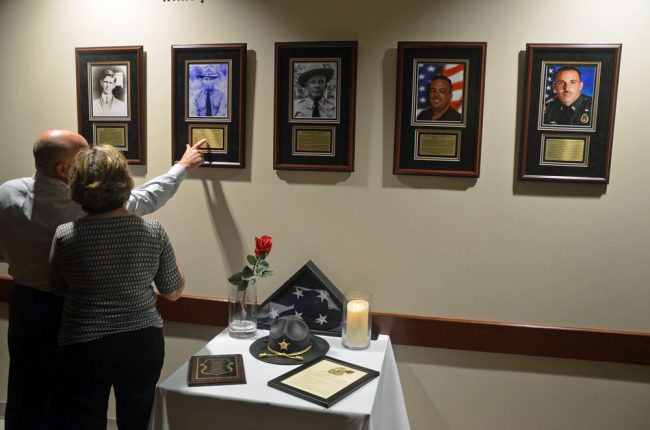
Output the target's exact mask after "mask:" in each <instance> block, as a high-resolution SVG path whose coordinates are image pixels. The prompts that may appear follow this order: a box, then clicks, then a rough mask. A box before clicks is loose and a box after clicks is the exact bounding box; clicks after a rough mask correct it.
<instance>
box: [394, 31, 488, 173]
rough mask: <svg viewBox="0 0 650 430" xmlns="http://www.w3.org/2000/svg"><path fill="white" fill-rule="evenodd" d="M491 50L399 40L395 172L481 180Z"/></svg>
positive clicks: (472, 45)
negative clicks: (484, 109)
mask: <svg viewBox="0 0 650 430" xmlns="http://www.w3.org/2000/svg"><path fill="white" fill-rule="evenodd" d="M486 51H487V43H486V42H398V44H397V85H396V91H397V95H396V106H395V147H394V157H393V173H394V174H397V175H442V176H467V177H476V178H478V177H479V174H480V165H481V135H482V128H483V93H484V87H485V57H486ZM430 94H431V96H430Z"/></svg>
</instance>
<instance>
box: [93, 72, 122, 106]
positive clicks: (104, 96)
mask: <svg viewBox="0 0 650 430" xmlns="http://www.w3.org/2000/svg"><path fill="white" fill-rule="evenodd" d="M116 84H117V73H115V72H114V71H113V70H111V69H106V70H104V72H102V74H101V76H100V77H99V88H101V94H100V95H99V97H97V98H96V99H95V100H93V112H92V114H93V116H128V113H127V108H126V103H125V102H123V101H122V100H120V99H118V98H117V97H115V95H114V94H113V90H114V89H115V86H116Z"/></svg>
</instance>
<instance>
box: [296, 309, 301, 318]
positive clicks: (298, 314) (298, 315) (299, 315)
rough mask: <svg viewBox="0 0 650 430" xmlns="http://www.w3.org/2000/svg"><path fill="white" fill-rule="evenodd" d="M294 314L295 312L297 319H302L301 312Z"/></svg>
mask: <svg viewBox="0 0 650 430" xmlns="http://www.w3.org/2000/svg"><path fill="white" fill-rule="evenodd" d="M295 312H296V316H297V317H298V318H300V319H302V312H298V311H295Z"/></svg>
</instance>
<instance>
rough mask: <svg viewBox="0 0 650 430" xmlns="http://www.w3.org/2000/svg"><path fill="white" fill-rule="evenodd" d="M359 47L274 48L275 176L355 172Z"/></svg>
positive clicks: (303, 45) (316, 44) (323, 44)
mask: <svg viewBox="0 0 650 430" xmlns="http://www.w3.org/2000/svg"><path fill="white" fill-rule="evenodd" d="M356 70H357V42H296V43H276V44H275V128H274V146H273V149H274V150H273V168H274V169H276V170H321V171H347V172H351V171H353V170H354V118H355V100H356Z"/></svg>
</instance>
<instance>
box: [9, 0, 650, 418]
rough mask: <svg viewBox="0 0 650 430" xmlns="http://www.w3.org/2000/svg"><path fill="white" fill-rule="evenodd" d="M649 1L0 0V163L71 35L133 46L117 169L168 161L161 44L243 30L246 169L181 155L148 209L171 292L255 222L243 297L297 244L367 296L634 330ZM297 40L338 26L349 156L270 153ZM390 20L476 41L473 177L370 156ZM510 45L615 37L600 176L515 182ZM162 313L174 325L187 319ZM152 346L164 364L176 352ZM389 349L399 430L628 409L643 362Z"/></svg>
mask: <svg viewBox="0 0 650 430" xmlns="http://www.w3.org/2000/svg"><path fill="white" fill-rule="evenodd" d="M649 17H650V6H648V5H647V4H646V3H645V2H643V1H640V0H639V1H623V2H621V3H619V4H617V5H616V6H614V5H612V4H611V3H609V2H597V1H587V0H576V1H574V2H572V3H570V4H567V3H566V2H560V1H558V0H550V1H547V2H544V3H542V2H539V3H533V2H525V1H521V2H520V1H514V0H513V1H507V0H502V1H490V2H481V1H478V0H460V1H455V2H443V1H424V0H422V1H414V0H402V1H400V2H389V1H368V0H358V1H355V2H351V1H341V0H331V1H328V2H318V1H314V0H303V1H301V2H295V1H288V0H283V1H264V0H239V1H236V0H205V1H204V2H203V3H201V2H200V1H199V0H196V1H177V2H163V1H162V0H141V1H138V2H134V1H128V0H112V1H105V0H84V1H81V0H76V1H75V0H49V1H48V0H32V1H18V0H4V1H0V54H2V61H0V129H1V130H2V138H1V140H0V148H1V149H2V157H0V182H3V181H5V180H8V179H11V178H14V177H20V176H27V175H31V173H32V171H33V167H32V159H31V145H32V143H33V139H34V138H35V136H36V135H37V134H38V132H39V131H41V130H43V129H45V128H51V127H61V128H70V129H76V127H77V122H76V88H75V64H74V48H75V47H92V46H119V45H143V46H144V49H145V51H146V63H147V76H146V81H147V135H148V141H147V157H148V162H147V165H146V166H144V167H134V168H133V172H134V174H135V175H136V180H137V182H142V181H144V180H145V179H148V178H151V177H153V176H155V175H156V174H159V173H161V172H163V171H164V170H166V169H167V168H168V166H169V165H170V162H171V160H170V153H171V148H170V146H171V115H170V112H171V109H172V106H171V102H170V99H171V83H170V81H171V48H170V47H171V45H172V44H190V43H227V42H246V43H248V49H249V51H250V53H249V57H248V58H249V74H248V80H249V82H248V92H249V96H248V101H247V102H248V111H247V115H248V125H247V138H248V145H247V149H248V156H247V166H248V167H247V168H246V169H245V170H241V171H235V170H223V169H201V170H200V171H197V172H193V173H192V174H191V175H190V178H189V179H187V180H186V181H185V183H184V184H183V186H182V188H181V191H180V192H179V193H178V195H177V196H176V197H175V198H174V200H173V201H171V202H170V203H169V204H168V205H167V206H166V207H165V208H163V209H162V210H160V211H159V212H158V213H156V214H155V217H156V218H158V219H160V220H161V221H162V223H163V224H164V225H165V228H166V229H167V231H168V233H169V235H170V237H171V239H172V242H173V244H174V247H175V249H176V252H177V255H178V257H179V259H180V260H181V262H182V264H183V265H184V267H185V269H186V270H187V273H188V287H187V292H188V293H190V294H197V295H205V296H216V297H225V296H226V292H227V284H226V281H225V280H226V278H227V277H228V276H229V275H230V274H231V273H233V272H235V271H238V270H239V269H241V266H242V265H243V263H244V258H245V253H246V252H248V251H249V250H250V249H251V248H252V245H253V237H254V236H255V235H258V236H259V235H261V234H269V235H271V236H273V238H274V240H275V247H274V250H273V253H272V254H271V256H270V257H269V260H270V263H271V265H272V267H273V269H274V270H275V271H276V275H275V276H274V277H273V278H269V279H265V280H264V281H262V283H261V284H260V296H261V297H260V298H262V299H263V298H264V297H265V296H266V295H268V294H270V293H271V292H272V291H274V289H275V288H276V287H277V286H279V285H280V284H281V283H282V282H284V281H285V280H286V279H287V278H288V277H289V276H290V275H292V274H293V273H294V272H295V271H296V270H297V269H298V268H299V267H301V266H302V265H303V264H304V263H305V262H306V261H307V260H308V259H312V260H313V261H314V262H316V264H317V265H318V266H319V267H320V268H321V269H322V270H323V271H324V272H325V273H326V274H327V275H328V276H329V277H330V278H331V279H332V281H333V282H334V283H335V284H336V285H337V286H338V287H339V288H340V289H341V290H346V289H351V288H359V287H360V288H363V289H368V290H371V291H372V292H373V293H374V298H375V302H374V303H375V310H377V311H382V312H391V313H404V314H415V315H430V316H441V317H443V316H445V317H458V318H469V319H485V320H497V321H509V322H523V323H533V324H550V325H567V326H579V327H592V328H606V329H616V330H634V331H644V332H648V331H650V318H648V312H647V304H648V303H649V302H650V289H648V288H646V284H647V280H648V279H649V278H650V276H649V275H650V265H648V264H647V261H648V259H649V257H650V255H649V251H648V249H649V247H648V246H647V244H648V243H649V242H650V229H648V228H646V226H647V222H645V217H646V213H647V212H648V209H650V207H649V206H650V205H649V203H648V202H649V199H648V197H649V195H648V194H649V191H648V187H647V173H646V166H648V165H649V164H650V154H649V151H648V149H647V147H648V145H647V143H646V142H645V140H646V139H645V135H646V133H645V131H646V128H645V122H646V121H645V117H646V116H647V112H648V108H647V100H650V87H649V86H648V85H645V81H646V79H644V78H645V73H646V71H647V70H650V58H649V55H648V53H647V52H648V51H647V41H648V40H649V39H650V30H649V29H648V26H647V20H648V18H649ZM309 40H312V41H321V40H357V41H358V42H359V58H358V59H359V67H358V91H357V123H356V129H357V132H356V160H355V172H353V173H351V174H344V173H322V172H276V171H274V170H273V169H272V154H273V74H274V73H273V70H274V45H273V44H274V42H276V41H309ZM412 40H423V41H486V42H487V43H488V49H487V71H486V87H485V114H484V126H483V151H482V162H481V178H479V179H478V180H472V179H462V178H442V177H404V176H395V175H393V174H392V173H391V172H392V151H393V125H394V105H395V71H396V64H395V57H396V46H397V41H412ZM526 43H622V44H623V55H622V63H621V73H620V83H619V94H618V95H619V98H618V104H617V111H616V112H617V116H616V128H615V133H614V147H613V156H612V169H611V182H610V184H609V185H608V186H606V187H605V186H599V185H584V184H538V183H525V184H524V183H520V182H518V181H516V179H515V176H516V174H515V165H516V163H517V160H516V159H515V150H516V149H515V148H516V147H517V145H518V140H517V137H518V136H517V129H518V123H517V118H518V116H517V115H518V112H517V109H518V102H519V97H521V94H520V93H519V90H520V87H521V82H520V81H521V79H522V77H521V76H520V74H519V70H520V67H521V62H522V61H523V57H522V55H521V52H522V51H523V50H524V49H525V45H526ZM2 273H6V266H4V265H0V274H2ZM179 330H180V331H179V333H187V337H190V338H191V334H192V332H193V330H194V329H189V328H184V329H182V330H181V329H179ZM184 337H185V336H184V335H182V334H179V336H178V338H177V337H172V338H170V340H169V341H168V345H174V344H176V343H177V342H181V339H182V338H184ZM196 343H199V341H198V340H197V342H196ZM5 344H6V343H5V342H4V341H3V345H5ZM193 345H194V344H193ZM3 348H4V347H3ZM169 349H170V348H168V360H176V361H177V362H182V361H183V359H184V358H185V357H186V356H187V355H189V354H191V353H193V352H194V349H192V348H191V347H189V346H187V345H184V346H179V347H178V348H172V349H173V351H172V353H171V355H169V354H170V352H169ZM3 353H4V351H3ZM396 353H397V357H398V360H399V364H400V371H401V372H402V379H403V381H404V385H405V391H406V397H407V401H408V407H409V414H410V416H411V420H412V422H413V426H414V428H416V429H425V428H431V427H427V424H425V423H433V424H435V425H436V427H435V428H441V429H451V430H458V429H477V428H482V429H504V428H517V429H519V428H526V429H529V428H530V429H532V428H539V429H556V428H557V429H563V428H567V429H568V428H571V429H575V428H589V429H599V428H602V429H611V428H623V429H645V428H647V423H648V422H650V415H649V412H647V411H648V410H650V408H649V407H648V406H650V400H648V399H650V396H649V394H650V393H649V391H650V389H649V387H648V385H649V384H648V382H649V381H648V377H647V376H646V374H647V373H648V372H647V368H642V367H636V366H619V365H613V364H605V363H595V364H594V363H585V362H577V361H570V360H545V359H536V358H530V357H509V356H502V355H497V354H493V355H491V354H479V353H467V352H450V351H442V350H435V349H419V348H402V347H399V348H397V351H396ZM175 354H177V355H175ZM174 357H175V358H174ZM486 362H487V363H489V364H487V365H486V364H484V363H486ZM2 366H3V367H5V366H6V365H5V364H4V360H3V364H2ZM585 368H586V369H590V370H588V371H585V370H583V369H585ZM594 369H595V370H594ZM3 384H4V382H3ZM441 384H442V387H444V389H441ZM531 385H532V386H534V387H535V389H533V390H531V389H528V388H525V387H528V386H531ZM0 389H2V387H0ZM4 393H5V390H4V389H2V393H0V399H4V396H5V394H4ZM558 393H566V394H565V395H564V396H562V395H558ZM614 395H617V396H620V397H617V399H620V400H616V401H614V400H612V398H613V396H614ZM509 405H513V407H510V406H509ZM642 406H643V407H642ZM592 410H595V411H596V412H595V415H594V413H593V412H588V411H592ZM558 411H561V413H559V412H558ZM528 418H530V420H529V419H528ZM477 420H480V421H477ZM529 421H535V422H537V423H534V422H533V423H530V422H529ZM613 422H614V423H618V424H617V425H610V424H611V423H613Z"/></svg>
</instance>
